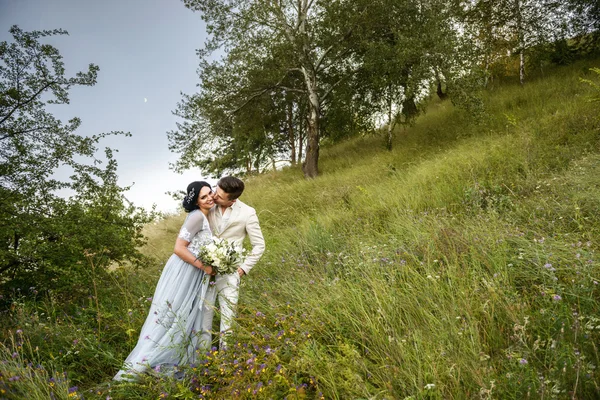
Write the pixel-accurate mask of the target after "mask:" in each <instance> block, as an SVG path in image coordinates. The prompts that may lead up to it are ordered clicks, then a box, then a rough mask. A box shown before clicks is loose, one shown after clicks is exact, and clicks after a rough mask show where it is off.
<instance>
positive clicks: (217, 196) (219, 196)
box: [213, 186, 235, 207]
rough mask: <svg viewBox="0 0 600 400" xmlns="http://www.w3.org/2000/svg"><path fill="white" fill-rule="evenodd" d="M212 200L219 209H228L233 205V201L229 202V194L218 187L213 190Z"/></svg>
mask: <svg viewBox="0 0 600 400" xmlns="http://www.w3.org/2000/svg"><path fill="white" fill-rule="evenodd" d="M213 200H214V201H215V203H217V204H218V205H220V206H221V207H230V206H231V205H232V204H233V203H235V200H229V194H228V193H226V192H225V191H224V190H223V189H221V188H220V187H219V186H217V189H216V190H215V193H214V195H213Z"/></svg>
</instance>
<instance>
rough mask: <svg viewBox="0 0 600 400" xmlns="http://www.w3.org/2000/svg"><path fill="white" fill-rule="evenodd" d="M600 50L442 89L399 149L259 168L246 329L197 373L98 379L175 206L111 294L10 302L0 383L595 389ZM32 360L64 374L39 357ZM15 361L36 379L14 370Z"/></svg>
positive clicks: (107, 290)
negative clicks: (145, 258)
mask: <svg viewBox="0 0 600 400" xmlns="http://www.w3.org/2000/svg"><path fill="white" fill-rule="evenodd" d="M598 65H600V61H599V60H595V61H593V62H592V61H587V62H581V63H579V64H575V65H572V66H570V67H568V68H562V69H557V70H555V71H552V73H549V74H548V75H547V76H546V77H543V78H539V79H537V80H535V81H532V82H531V83H529V84H527V85H526V86H525V87H520V86H500V87H494V88H490V89H489V90H488V91H487V92H485V93H484V94H483V100H484V103H485V105H486V108H485V113H484V114H483V116H482V117H481V119H478V120H476V119H474V118H472V117H471V116H469V115H468V114H467V113H466V112H464V111H461V110H460V109H457V108H455V107H453V106H452V104H451V103H449V102H439V101H437V100H432V101H431V104H430V105H429V107H428V110H427V112H426V113H425V114H423V115H421V116H420V117H419V118H418V120H417V121H416V124H415V125H414V126H412V127H409V128H406V129H400V130H398V132H397V135H396V140H395V142H394V150H393V151H389V152H388V151H386V150H384V146H383V139H382V138H378V137H363V138H356V139H352V140H349V141H347V142H345V143H342V144H339V145H336V146H334V147H330V148H325V149H323V150H322V153H321V154H322V156H321V175H320V176H319V177H318V178H317V179H314V180H305V179H303V178H302V174H301V172H300V170H299V169H298V168H288V169H286V170H283V171H277V172H272V173H268V174H264V175H261V176H257V177H252V178H248V179H247V180H246V184H247V190H246V192H245V193H244V195H243V197H242V200H243V201H244V202H246V203H248V204H250V205H252V206H254V207H255V208H256V209H257V212H258V214H259V218H260V221H261V226H262V228H263V233H264V236H265V239H266V241H267V252H266V253H265V255H264V256H263V258H262V259H261V261H260V263H259V265H257V267H256V268H254V269H253V270H252V273H251V274H250V275H249V276H248V277H246V278H244V279H243V281H242V288H241V299H240V309H239V320H238V325H237V326H236V330H235V333H234V336H233V340H232V342H231V343H233V345H232V346H231V348H229V349H228V350H227V351H217V350H213V351H210V352H209V353H207V354H206V355H205V358H204V360H203V361H202V363H201V365H198V366H193V367H192V368H191V369H190V374H189V375H188V377H187V378H186V379H185V380H184V382H178V381H174V380H172V379H156V378H155V377H152V376H149V377H148V378H147V379H145V380H144V381H142V382H140V383H138V384H123V385H108V384H101V383H98V382H106V381H108V380H109V379H110V377H111V376H112V374H114V373H115V372H116V370H117V369H118V368H119V367H120V364H121V362H122V360H123V359H124V358H125V356H126V354H127V353H128V352H129V351H130V350H131V347H132V346H133V345H134V344H135V341H136V340H137V336H136V335H137V332H139V327H140V325H141V324H142V322H143V321H144V319H145V317H146V313H147V309H148V304H149V301H150V300H149V299H148V296H150V295H151V293H152V290H153V288H154V286H155V284H156V280H157V278H158V275H159V273H160V269H161V268H162V265H163V264H164V261H165V260H166V258H167V257H168V256H169V255H170V253H171V251H172V246H173V241H174V238H175V236H176V233H177V231H178V229H179V225H180V223H181V221H182V219H183V216H181V215H180V216H173V217H170V218H168V219H166V220H164V221H162V222H160V223H159V224H157V225H155V226H149V227H148V231H147V232H148V235H149V238H150V240H149V243H148V245H147V246H146V248H145V252H146V253H147V254H148V255H149V256H151V257H153V258H155V259H156V262H155V263H154V264H153V265H149V268H148V269H147V270H144V271H129V270H127V269H117V270H116V271H115V272H113V273H112V275H111V277H112V280H110V281H105V282H101V281H98V280H97V278H96V275H94V274H92V275H91V278H90V280H91V282H93V289H94V291H96V290H97V291H98V293H96V292H94V296H92V295H90V300H89V302H87V303H86V304H68V305H59V304H58V303H57V301H56V300H54V299H52V298H49V299H48V300H47V301H45V302H43V303H41V305H40V303H36V304H34V305H29V304H26V303H23V304H17V303H15V305H14V307H13V308H12V310H11V311H10V313H9V314H7V318H8V317H10V318H11V319H10V327H13V326H14V327H19V326H27V328H26V332H25V333H18V334H15V335H14V336H12V337H13V338H14V341H13V342H11V343H12V346H13V349H11V348H10V345H9V346H8V347H7V348H1V349H0V350H1V351H3V354H2V356H3V359H4V362H3V363H0V389H2V390H5V389H6V390H8V393H28V395H29V398H32V399H34V398H40V399H41V398H47V396H48V395H47V393H48V390H51V391H53V393H55V396H56V398H70V397H68V396H71V395H70V394H68V391H67V390H68V388H69V386H70V385H71V384H73V383H76V384H79V385H81V386H82V387H84V388H91V389H93V390H92V391H91V392H89V393H88V392H86V398H102V399H104V398H106V396H107V395H109V396H110V397H111V398H113V399H120V398H123V399H131V398H157V397H162V398H164V397H166V396H167V395H169V396H174V397H177V398H196V397H198V396H200V398H275V399H278V398H290V399H292V398H327V399H366V398H369V399H398V398H414V399H442V398H443V399H450V398H455V399H463V398H502V399H505V398H508V399H511V398H512V399H521V398H526V397H532V398H547V397H550V398H567V397H568V398H579V399H593V398H598V397H600V387H599V385H598V383H597V382H600V371H599V370H598V368H597V367H598V365H600V354H599V353H598V343H600V318H599V317H598V316H599V315H600V287H599V285H598V282H599V281H600V264H599V262H600V260H599V257H598V250H599V249H600V242H599V239H598V238H599V237H600V117H599V114H600V113H599V112H598V103H592V102H590V101H589V99H590V98H592V97H593V96H596V97H597V96H598V94H597V93H594V89H593V88H592V87H591V86H590V85H586V84H584V83H582V82H580V80H579V77H585V78H589V79H595V80H596V81H597V80H598V79H599V77H596V76H594V75H593V74H592V73H590V72H589V67H592V66H598ZM92 267H93V265H92ZM94 273H95V272H94ZM94 298H95V299H96V300H98V299H99V301H95V302H94V301H93V299H94ZM7 321H8V319H7ZM217 322H218V321H215V324H216V323H217ZM215 326H216V325H215ZM5 329H9V328H5ZM23 335H26V337H27V340H25V341H24V340H23V337H24V336H23ZM48 338H51V339H52V340H48ZM7 342H9V341H7ZM24 342H25V343H26V345H29V346H30V349H29V350H30V354H32V356H31V357H29V356H28V357H29V358H26V357H25V356H21V353H23V352H24V350H23V349H24V348H25V347H26V345H24V344H23V343H24ZM36 346H39V349H38V348H37V347H36ZM32 349H35V351H33V350H32ZM13 351H14V353H13ZM34 353H35V354H34ZM15 354H16V356H15ZM36 357H37V358H36ZM32 359H34V360H36V359H41V361H43V362H46V361H48V363H53V364H52V365H54V366H55V368H56V369H58V370H66V371H67V373H68V374H67V377H68V380H65V379H63V380H60V379H59V380H58V381H54V380H52V381H49V379H50V376H51V374H50V372H46V371H47V370H40V371H42V372H40V371H38V370H37V369H36V370H35V373H32V372H31V371H30V370H31V368H33V367H30V366H27V365H29V364H31V362H30V361H29V360H32ZM50 360H51V361H50ZM34 364H35V363H34ZM32 365H33V364H32ZM28 368H29V369H28ZM49 374H50V375H49ZM13 375H14V376H21V377H23V378H22V379H14V380H11V381H9V380H6V379H4V377H8V376H13ZM52 376H53V375H52ZM26 377H37V378H35V379H34V378H26ZM40 377H41V378H40ZM11 379H12V378H11ZM36 379H37V380H36ZM52 379H53V378H52ZM48 382H51V385H50V386H51V388H49V386H48V385H49V384H48ZM18 385H21V386H18ZM58 387H60V388H61V390H62V392H60V393H63V392H64V393H63V394H64V395H63V394H61V395H59V391H58V389H57V388H58ZM6 390H5V391H6ZM71 394H72V393H71ZM0 395H1V396H7V395H6V394H5V393H4V392H3V393H2V394H0ZM1 396H0V397H1ZM71 397H73V396H71ZM7 398H12V397H7ZM14 398H18V397H14Z"/></svg>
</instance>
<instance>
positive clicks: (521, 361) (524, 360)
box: [519, 358, 528, 365]
mask: <svg viewBox="0 0 600 400" xmlns="http://www.w3.org/2000/svg"><path fill="white" fill-rule="evenodd" d="M519 364H521V365H525V364H528V361H527V360H526V359H524V358H521V359H520V360H519Z"/></svg>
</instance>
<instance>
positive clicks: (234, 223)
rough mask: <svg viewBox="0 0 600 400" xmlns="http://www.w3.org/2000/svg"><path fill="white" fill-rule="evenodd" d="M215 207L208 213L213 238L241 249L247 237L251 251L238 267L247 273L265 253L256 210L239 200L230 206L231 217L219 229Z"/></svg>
mask: <svg viewBox="0 0 600 400" xmlns="http://www.w3.org/2000/svg"><path fill="white" fill-rule="evenodd" d="M217 207H220V206H219V205H218V204H217V205H215V206H214V207H213V208H212V209H211V210H210V211H209V213H208V223H209V225H210V229H211V231H212V233H213V235H214V236H217V237H219V238H222V239H227V240H230V241H232V242H234V243H235V244H236V246H239V247H240V248H241V247H242V244H243V242H244V238H245V237H246V235H248V238H249V239H250V244H251V245H252V251H251V252H250V254H248V255H247V256H246V258H245V259H244V262H243V263H242V265H240V267H241V268H242V269H243V270H244V272H245V273H249V272H250V270H251V269H252V267H254V265H255V264H256V263H257V262H258V259H259V258H260V256H262V254H263V253H264V251H265V239H264V238H263V235H262V231H261V230H260V225H259V223H258V217H257V216H256V210H254V208H252V207H250V206H249V205H247V204H245V203H243V202H242V201H240V200H239V199H238V200H236V202H235V203H233V205H232V206H231V215H230V217H229V220H228V221H227V222H226V223H225V225H224V226H222V227H219V223H218V221H219V219H218V217H217V216H216V213H218V212H220V211H219V210H218V209H217Z"/></svg>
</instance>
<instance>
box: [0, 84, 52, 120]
mask: <svg viewBox="0 0 600 400" xmlns="http://www.w3.org/2000/svg"><path fill="white" fill-rule="evenodd" d="M57 83H58V82H54V81H52V82H48V83H46V85H44V86H42V88H40V90H38V91H37V92H36V93H35V94H34V95H33V96H31V97H30V98H29V99H27V101H25V102H24V103H18V104H17V105H15V107H14V108H13V109H12V110H11V111H10V112H9V113H8V114H7V115H6V116H5V117H4V118H2V120H0V126H1V125H2V124H3V123H4V122H6V120H7V119H9V118H10V117H11V116H12V115H13V114H14V113H15V111H17V110H18V109H19V108H20V107H23V106H26V105H27V104H29V103H31V102H32V101H33V100H35V98H36V97H38V96H39V95H40V94H41V93H42V92H43V91H44V90H46V89H48V88H49V87H50V86H52V85H55V84H57Z"/></svg>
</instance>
